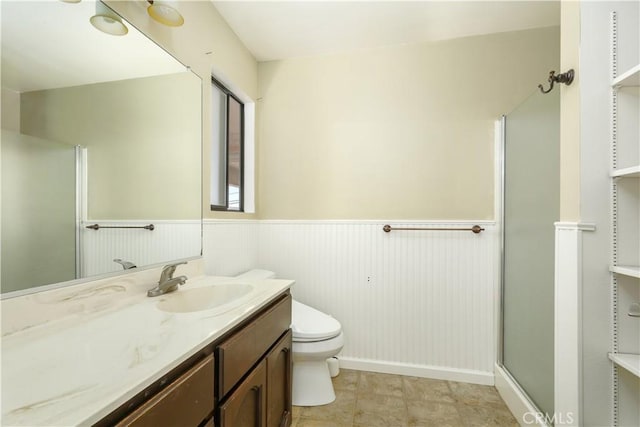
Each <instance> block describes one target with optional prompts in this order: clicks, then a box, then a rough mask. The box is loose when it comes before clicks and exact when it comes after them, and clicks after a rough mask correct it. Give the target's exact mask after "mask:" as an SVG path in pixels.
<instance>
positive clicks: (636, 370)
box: [609, 12, 640, 426]
mask: <svg viewBox="0 0 640 427" xmlns="http://www.w3.org/2000/svg"><path fill="white" fill-rule="evenodd" d="M629 16H630V14H625V13H622V12H621V13H620V16H618V15H617V13H616V12H613V13H612V16H611V32H612V34H611V36H612V37H611V40H612V46H611V75H612V79H611V121H610V123H611V173H610V176H611V214H612V216H611V230H612V236H611V254H612V259H611V266H610V268H609V270H610V271H611V273H612V274H611V304H612V307H611V313H612V319H611V320H612V339H611V352H610V353H609V359H610V360H611V361H612V362H613V365H612V366H613V368H612V382H613V405H612V408H613V414H612V418H613V419H612V424H613V425H614V426H617V425H627V424H629V423H631V424H633V425H635V424H637V423H638V422H639V421H638V413H637V402H638V401H640V386H638V384H640V383H639V382H638V378H640V319H638V318H636V317H631V316H629V315H628V309H629V307H630V305H631V304H633V303H637V302H640V280H638V279H640V130H639V129H640V123H639V121H640V120H639V117H640V90H639V88H638V87H639V86H640V63H639V62H640V57H639V55H638V50H639V44H640V43H639V42H638V39H639V38H640V37H638V30H637V28H638V26H639V24H640V23H639V22H637V21H638V19H637V18H636V19H635V22H634V20H629ZM630 59H631V60H630ZM634 62H635V63H634ZM623 63H624V67H625V68H624V69H621V70H619V67H621V66H622V64H623ZM621 369H622V370H624V371H621ZM627 371H628V372H630V373H631V374H632V375H629V374H628V373H627ZM634 402H635V404H634Z"/></svg>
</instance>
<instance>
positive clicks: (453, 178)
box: [258, 27, 560, 220]
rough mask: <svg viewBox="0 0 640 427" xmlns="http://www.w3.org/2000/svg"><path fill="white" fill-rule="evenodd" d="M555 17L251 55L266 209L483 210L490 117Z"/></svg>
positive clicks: (518, 92) (551, 33) (305, 212)
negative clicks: (385, 44)
mask: <svg viewBox="0 0 640 427" xmlns="http://www.w3.org/2000/svg"><path fill="white" fill-rule="evenodd" d="M559 48H560V45H559V29H558V28H557V27H553V28H546V29H537V30H529V31H520V32H512V33H502V34H494V35H488V36H480V37H470V38H463V39H457V40H451V41H445V42H440V43H433V44H418V45H405V46H400V47H390V48H380V49H375V50H369V51H364V52H358V53H350V54H340V55H330V56H317V57H309V58H299V59H291V60H283V61H274V62H267V63H261V64H260V65H259V85H258V86H259V89H260V98H261V101H260V103H259V107H260V114H261V117H260V128H259V134H260V144H261V146H260V158H259V161H260V162H259V165H260V167H259V179H258V182H259V196H260V199H259V203H260V204H259V206H260V217H261V218H265V219H287V218H289V219H356V218H357V219H385V218H388V219H449V220H455V219H493V218H494V212H493V210H494V209H493V206H494V201H493V198H494V194H493V185H494V158H493V149H494V135H493V129H494V122H495V120H497V119H498V118H499V117H500V115H501V114H504V113H508V112H509V111H511V110H512V109H513V108H514V107H516V106H517V105H518V104H519V103H521V102H522V101H523V100H524V99H525V98H526V97H527V96H528V95H530V94H531V93H532V92H533V91H534V90H536V86H537V84H538V83H540V82H543V81H544V80H546V76H547V75H548V72H549V70H552V69H557V68H558V64H559Z"/></svg>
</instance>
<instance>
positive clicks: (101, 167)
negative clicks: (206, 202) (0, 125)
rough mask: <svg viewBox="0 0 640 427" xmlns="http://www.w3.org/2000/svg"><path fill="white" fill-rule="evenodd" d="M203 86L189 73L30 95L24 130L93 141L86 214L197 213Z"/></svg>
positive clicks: (25, 106)
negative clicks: (201, 88) (201, 94)
mask: <svg viewBox="0 0 640 427" xmlns="http://www.w3.org/2000/svg"><path fill="white" fill-rule="evenodd" d="M200 86H201V85H200V80H199V79H198V78H197V77H195V76H193V75H191V74H190V73H186V72H185V73H180V74H171V75H166V76H156V77H146V78H141V79H131V80H122V81H117V82H108V83H99V84H93V85H85V86H76V87H71V88H62V89H53V90H45V91H34V92H29V93H24V94H22V126H21V129H22V133H24V134H28V135H32V136H37V137H40V138H46V139H49V140H52V141H58V142H64V143H66V144H71V145H81V146H84V147H87V149H88V150H87V151H88V168H87V169H88V173H87V177H88V201H87V203H88V219H102V220H105V219H107V220H117V219H124V220H132V219H197V218H199V217H200V201H201V193H200V179H201V178H200V156H201V149H200V104H199V102H200ZM43 117H44V118H46V120H43V119H42V118H43Z"/></svg>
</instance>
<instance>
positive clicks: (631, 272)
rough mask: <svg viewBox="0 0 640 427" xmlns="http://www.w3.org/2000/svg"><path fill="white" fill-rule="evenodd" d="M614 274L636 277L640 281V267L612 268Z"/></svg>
mask: <svg viewBox="0 0 640 427" xmlns="http://www.w3.org/2000/svg"><path fill="white" fill-rule="evenodd" d="M610 271H611V272H612V273H616V274H621V275H623V276H629V277H635V278H638V279H640V267H638V266H637V265H636V266H634V265H616V266H613V267H611V269H610Z"/></svg>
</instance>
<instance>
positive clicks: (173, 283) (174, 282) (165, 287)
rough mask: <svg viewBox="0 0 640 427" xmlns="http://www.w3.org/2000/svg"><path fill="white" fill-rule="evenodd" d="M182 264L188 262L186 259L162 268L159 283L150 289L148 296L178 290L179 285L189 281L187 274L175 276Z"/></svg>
mask: <svg viewBox="0 0 640 427" xmlns="http://www.w3.org/2000/svg"><path fill="white" fill-rule="evenodd" d="M182 264H186V261H183V262H176V263H175V264H169V265H165V266H164V267H163V268H162V273H160V281H158V285H157V286H156V287H155V288H153V289H149V290H148V291H147V296H148V297H157V296H158V295H164V294H167V293H169V292H173V291H175V290H177V289H178V286H179V285H184V284H185V282H186V281H187V276H178V277H173V273H175V272H176V267H178V266H179V265H182Z"/></svg>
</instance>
